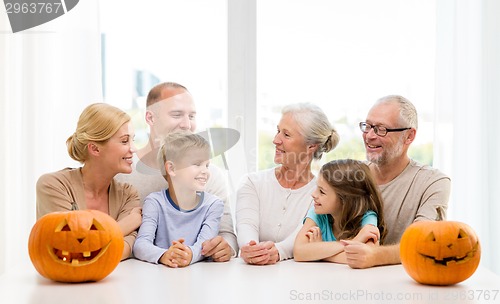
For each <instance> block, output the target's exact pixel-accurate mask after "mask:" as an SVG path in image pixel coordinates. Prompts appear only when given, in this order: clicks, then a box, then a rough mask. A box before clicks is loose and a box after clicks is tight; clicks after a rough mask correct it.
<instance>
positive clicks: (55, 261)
mask: <svg viewBox="0 0 500 304" xmlns="http://www.w3.org/2000/svg"><path fill="white" fill-rule="evenodd" d="M123 246H124V240H123V235H122V232H121V229H120V227H119V226H118V223H117V222H116V221H115V220H114V219H113V218H112V217H110V216H109V215H107V214H106V213H104V212H101V211H97V210H78V211H67V212H54V213H49V214H46V215H45V216H43V217H41V218H40V219H39V220H38V221H37V222H36V223H35V225H34V226H33V228H32V229H31V233H30V237H29V243H28V250H29V255H30V259H31V262H32V263H33V266H35V268H36V270H37V271H38V272H39V273H40V274H41V275H42V276H44V277H46V278H48V279H52V280H55V281H60V282H86V281H99V280H101V279H103V278H105V277H106V276H107V275H108V274H110V273H111V272H112V271H113V270H114V269H115V267H116V266H117V265H118V263H119V262H120V259H121V256H122V252H123Z"/></svg>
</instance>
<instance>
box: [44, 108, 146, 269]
mask: <svg viewBox="0 0 500 304" xmlns="http://www.w3.org/2000/svg"><path fill="white" fill-rule="evenodd" d="M133 138H134V131H133V128H132V124H131V122H130V116H129V115H128V114H126V113H125V112H123V111H122V110H120V109H118V108H116V107H113V106H110V105H108V104H105V103H95V104H91V105H89V106H88V107H86V108H85V109H84V110H83V112H82V113H81V115H80V118H79V120H78V124H77V128H76V131H75V132H74V133H73V134H72V135H71V136H70V137H69V138H68V139H67V140H66V145H67V147H68V153H69V156H70V157H71V158H73V159H74V160H76V161H79V162H80V163H82V165H83V166H82V167H79V168H65V169H62V170H60V171H57V172H53V173H47V174H44V175H42V176H41V177H40V178H39V179H38V182H37V184H36V207H37V218H40V217H42V216H43V215H45V214H47V213H50V212H55V211H66V210H72V209H80V210H84V209H95V210H99V211H102V212H104V213H107V214H109V215H110V216H111V217H113V218H114V219H116V220H117V222H118V224H119V225H120V228H121V229H122V232H123V235H124V238H125V247H124V249H123V254H122V260H123V259H126V258H128V257H129V256H130V255H131V252H132V248H133V245H134V241H135V238H136V236H137V231H136V230H137V228H139V226H140V224H141V220H142V216H141V208H140V200H139V195H138V194H137V191H136V190H135V189H134V188H133V187H132V186H130V185H129V184H122V183H118V182H117V181H115V179H114V177H115V175H116V174H118V173H130V172H132V155H133V153H135V147H134V145H133Z"/></svg>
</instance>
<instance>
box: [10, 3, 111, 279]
mask: <svg viewBox="0 0 500 304" xmlns="http://www.w3.org/2000/svg"><path fill="white" fill-rule="evenodd" d="M1 7H2V8H1V9H0V67H1V68H0V135H1V138H2V140H3V142H4V146H3V148H2V149H0V164H1V165H0V168H1V170H0V273H1V272H3V271H6V270H9V269H10V268H15V267H16V266H18V265H19V261H21V259H22V260H25V259H28V255H27V240H28V235H29V233H30V230H31V227H32V226H33V224H34V222H35V184H36V181H37V179H38V177H39V176H40V175H41V174H43V173H45V172H51V171H56V170H59V169H62V168H64V167H69V166H77V165H79V164H78V163H75V162H74V161H72V160H71V159H70V158H69V156H68V155H67V152H66V146H65V142H66V138H67V137H68V136H69V135H70V134H71V133H73V132H74V128H75V126H76V122H77V119H78V116H79V114H80V112H81V110H82V109H83V108H84V107H85V106H86V105H87V104H89V103H92V102H97V101H101V100H102V93H101V79H100V76H99V75H101V65H100V60H101V59H100V33H99V23H98V1H97V0H87V1H80V2H79V3H78V5H77V6H76V7H75V8H74V9H72V10H71V11H70V12H67V13H66V14H65V15H63V16H61V17H60V18H57V19H55V20H53V21H51V22H49V23H46V24H44V25H41V26H38V27H35V28H32V29H29V30H26V31H22V32H18V33H15V34H13V33H12V31H11V28H10V24H9V22H8V18H7V14H6V13H5V11H4V7H3V5H2V6H1ZM1 10H3V11H1Z"/></svg>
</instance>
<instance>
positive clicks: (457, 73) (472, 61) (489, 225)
mask: <svg viewBox="0 0 500 304" xmlns="http://www.w3.org/2000/svg"><path fill="white" fill-rule="evenodd" d="M436 3H437V18H436V20H437V56H436V82H437V83H436V128H435V132H436V137H435V142H436V151H435V152H436V153H435V158H434V159H435V165H436V166H437V167H439V168H440V169H442V170H443V171H444V172H446V173H448V174H450V175H451V177H452V197H451V199H450V211H449V214H448V220H457V221H462V222H465V223H467V224H469V225H470V226H471V227H472V228H473V229H474V230H475V231H476V232H477V234H478V235H479V238H480V241H481V245H482V258H481V264H482V265H483V266H485V267H487V268H489V269H491V270H493V271H494V272H496V273H500V263H499V261H498V256H500V246H499V242H498V238H499V237H500V221H499V219H500V206H499V203H498V198H499V197H500V179H499V178H498V172H500V160H499V156H500V141H499V134H498V127H497V124H498V121H499V117H500V27H499V26H498V18H500V1H496V0H443V1H441V0H440V1H436Z"/></svg>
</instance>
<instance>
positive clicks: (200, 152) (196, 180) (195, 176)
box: [171, 148, 210, 191]
mask: <svg viewBox="0 0 500 304" xmlns="http://www.w3.org/2000/svg"><path fill="white" fill-rule="evenodd" d="M209 157H210V151H209V149H208V148H207V149H199V148H190V149H188V150H187V151H186V153H184V155H183V156H182V157H181V159H180V160H178V161H173V162H172V163H173V165H174V168H175V170H174V171H173V172H171V173H174V174H171V176H172V180H173V182H174V183H175V189H177V190H180V189H179V187H182V188H183V189H184V190H187V191H204V190H205V186H206V184H207V181H208V179H209V178H210V171H209V170H208V167H209V165H210V159H209Z"/></svg>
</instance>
